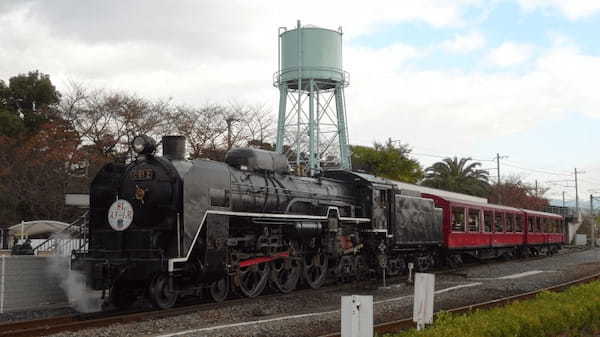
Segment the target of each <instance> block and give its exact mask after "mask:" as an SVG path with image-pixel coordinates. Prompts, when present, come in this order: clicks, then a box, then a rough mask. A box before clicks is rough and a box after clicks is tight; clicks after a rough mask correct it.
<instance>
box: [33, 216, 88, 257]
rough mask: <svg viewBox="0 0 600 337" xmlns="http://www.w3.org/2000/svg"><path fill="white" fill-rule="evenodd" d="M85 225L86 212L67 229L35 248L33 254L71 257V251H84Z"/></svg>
mask: <svg viewBox="0 0 600 337" xmlns="http://www.w3.org/2000/svg"><path fill="white" fill-rule="evenodd" d="M87 225H88V212H85V213H84V214H83V215H81V216H80V217H79V218H77V220H75V221H73V222H72V223H71V224H69V226H68V227H66V228H65V229H63V230H61V231H60V232H56V233H53V234H52V235H51V236H50V238H48V239H47V240H46V241H44V242H42V243H40V244H39V245H37V246H35V247H34V248H33V253H34V254H35V255H40V256H71V251H73V250H79V249H85V248H86V246H87V243H88V238H87V236H86V234H87V232H88V231H87Z"/></svg>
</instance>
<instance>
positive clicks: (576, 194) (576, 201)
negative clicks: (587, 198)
mask: <svg viewBox="0 0 600 337" xmlns="http://www.w3.org/2000/svg"><path fill="white" fill-rule="evenodd" d="M574 172H575V214H576V215H577V219H579V185H578V184H577V174H582V173H585V172H583V171H577V168H575V170H574Z"/></svg>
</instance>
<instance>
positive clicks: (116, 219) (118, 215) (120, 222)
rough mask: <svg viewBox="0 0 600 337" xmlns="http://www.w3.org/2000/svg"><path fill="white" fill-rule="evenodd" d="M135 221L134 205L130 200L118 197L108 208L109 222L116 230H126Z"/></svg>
mask: <svg viewBox="0 0 600 337" xmlns="http://www.w3.org/2000/svg"><path fill="white" fill-rule="evenodd" d="M132 221H133V207H132V206H131V204H130V203H129V201H127V200H125V199H118V200H117V201H115V202H113V203H112V205H110V208H109V209H108V223H109V224H110V227H112V229H114V230H116V231H124V230H126V229H127V228H128V227H129V225H131V222H132Z"/></svg>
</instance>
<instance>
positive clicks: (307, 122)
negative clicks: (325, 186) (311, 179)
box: [273, 21, 351, 175]
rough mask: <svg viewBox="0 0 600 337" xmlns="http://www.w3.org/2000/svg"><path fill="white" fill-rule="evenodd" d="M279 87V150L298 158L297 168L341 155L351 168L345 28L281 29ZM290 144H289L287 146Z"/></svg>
mask: <svg viewBox="0 0 600 337" xmlns="http://www.w3.org/2000/svg"><path fill="white" fill-rule="evenodd" d="M278 42H279V43H278V46H279V47H278V49H279V50H278V71H277V73H275V76H274V82H273V85H274V86H275V87H277V88H278V89H279V114H278V120H277V140H276V142H277V144H276V151H277V152H279V153H284V152H288V154H293V157H295V161H294V162H293V164H295V166H296V168H297V169H298V168H299V167H300V166H301V165H306V166H308V168H309V169H310V174H311V175H314V174H315V173H317V172H318V171H320V169H321V168H320V165H321V164H320V163H321V160H322V159H324V158H323V157H325V156H327V155H331V154H336V155H337V157H338V158H339V167H340V168H342V169H350V167H351V163H350V148H349V145H348V127H347V124H346V101H345V96H344V87H346V86H347V85H348V74H347V72H345V71H344V70H342V29H341V27H340V28H339V29H338V30H331V29H325V28H319V27H314V26H301V25H300V21H298V25H297V27H296V28H295V29H292V30H287V29H286V28H284V27H281V28H279V41H278ZM285 145H287V146H285Z"/></svg>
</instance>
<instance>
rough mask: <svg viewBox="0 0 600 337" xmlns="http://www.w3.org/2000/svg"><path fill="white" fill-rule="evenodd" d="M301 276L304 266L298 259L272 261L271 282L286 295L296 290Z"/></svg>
mask: <svg viewBox="0 0 600 337" xmlns="http://www.w3.org/2000/svg"><path fill="white" fill-rule="evenodd" d="M301 274H302V264H301V262H300V261H299V260H298V259H297V258H288V259H285V260H284V259H279V260H275V261H271V281H272V282H273V284H274V285H275V288H276V289H277V290H279V291H280V292H282V293H284V294H287V293H289V292H291V291H293V290H294V289H296V285H297V284H298V280H299V279H300V275H301Z"/></svg>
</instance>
